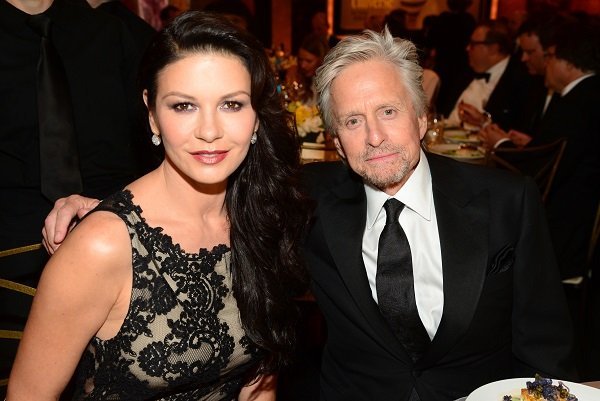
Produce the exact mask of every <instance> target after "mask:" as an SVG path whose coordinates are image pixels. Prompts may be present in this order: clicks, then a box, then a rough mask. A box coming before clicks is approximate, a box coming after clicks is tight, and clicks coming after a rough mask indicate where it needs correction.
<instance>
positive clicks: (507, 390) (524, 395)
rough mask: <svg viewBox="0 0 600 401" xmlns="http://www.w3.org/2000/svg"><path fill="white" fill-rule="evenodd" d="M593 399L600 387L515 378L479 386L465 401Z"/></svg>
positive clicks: (596, 397) (597, 396) (599, 396)
mask: <svg viewBox="0 0 600 401" xmlns="http://www.w3.org/2000/svg"><path fill="white" fill-rule="evenodd" d="M550 400H555V401H595V400H600V389H596V388H593V387H589V386H586V385H584V384H579V383H573V382H569V381H566V380H556V379H547V378H543V377H541V376H538V375H536V377H535V378H516V379H506V380H499V381H496V382H492V383H489V384H486V385H485V386H481V387H479V388H478V389H476V390H475V391H473V392H472V393H471V394H469V396H468V397H467V399H466V401H550Z"/></svg>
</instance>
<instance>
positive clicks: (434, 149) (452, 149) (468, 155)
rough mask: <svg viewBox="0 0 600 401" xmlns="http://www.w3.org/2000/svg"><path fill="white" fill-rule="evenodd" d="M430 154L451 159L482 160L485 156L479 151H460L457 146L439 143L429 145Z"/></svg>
mask: <svg viewBox="0 0 600 401" xmlns="http://www.w3.org/2000/svg"><path fill="white" fill-rule="evenodd" d="M428 150H429V151H430V152H431V153H435V154H438V155H442V156H446V157H451V158H453V159H483V158H484V157H485V154H484V153H483V152H482V151H481V150H480V149H461V146H460V145H459V144H454V143H439V144H434V145H429V147H428Z"/></svg>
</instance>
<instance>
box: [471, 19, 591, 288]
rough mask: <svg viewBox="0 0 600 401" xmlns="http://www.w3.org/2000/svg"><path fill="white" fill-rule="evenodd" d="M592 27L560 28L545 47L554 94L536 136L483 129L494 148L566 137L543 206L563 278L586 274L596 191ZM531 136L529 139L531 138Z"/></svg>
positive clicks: (549, 84) (570, 25)
mask: <svg viewBox="0 0 600 401" xmlns="http://www.w3.org/2000/svg"><path fill="white" fill-rule="evenodd" d="M597 38H598V27H596V26H594V25H593V23H591V22H589V21H586V20H581V21H572V22H570V23H567V24H564V25H562V26H561V27H560V29H558V31H557V32H556V35H555V37H554V38H553V40H551V42H550V43H551V45H549V46H548V47H547V49H546V52H545V54H546V57H545V82H546V86H547V87H548V88H549V89H551V90H552V91H554V92H555V93H556V94H557V95H555V99H553V101H552V103H551V105H550V106H548V110H547V111H546V113H544V115H543V117H542V118H541V121H540V123H539V129H538V132H537V133H534V134H533V135H527V134H525V133H517V134H515V133H514V132H508V133H507V132H505V131H503V130H501V129H499V128H498V127H495V126H490V127H488V128H486V129H485V130H483V135H484V138H485V139H486V140H487V141H488V143H495V144H496V146H498V144H500V146H515V145H516V146H519V145H522V146H536V145H539V144H543V143H549V142H552V141H554V140H556V139H558V138H561V137H566V138H567V146H566V148H565V152H564V155H563V158H562V160H561V162H560V164H559V166H558V170H557V172H556V175H555V178H554V182H553V186H552V189H551V192H550V193H549V196H548V200H547V202H546V209H547V214H548V222H549V227H550V232H551V235H552V240H553V244H554V249H555V252H556V255H557V257H558V261H559V267H560V272H561V276H562V278H563V279H570V278H574V277H583V276H585V275H586V271H585V269H586V255H587V251H588V244H589V238H590V235H591V230H592V225H593V221H594V217H595V214H596V210H597V207H598V201H599V198H600V188H599V187H598V185H596V183H597V182H599V181H600V153H599V152H598V148H599V147H600V122H599V120H598V116H597V114H598V108H597V102H595V101H593V99H597V98H598V97H599V96H600V78H599V77H598V76H597V75H596V72H597V71H598V68H600V61H599V60H598V59H597V56H595V54H598V50H597V49H598V47H599V45H598V39H597ZM532 136H533V139H532V138H531V137H532Z"/></svg>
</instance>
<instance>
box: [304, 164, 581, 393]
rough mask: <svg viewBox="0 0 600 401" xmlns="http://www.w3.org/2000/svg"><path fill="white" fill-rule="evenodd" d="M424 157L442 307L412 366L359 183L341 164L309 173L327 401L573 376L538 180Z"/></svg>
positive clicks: (309, 252)
mask: <svg viewBox="0 0 600 401" xmlns="http://www.w3.org/2000/svg"><path fill="white" fill-rule="evenodd" d="M427 158H428V160H429V164H430V168H431V175H432V179H433V196H434V203H435V208H436V214H437V219H438V227H439V235H440V243H441V248H442V249H441V250H442V264H443V283H444V284H443V290H444V311H443V316H442V320H441V322H440V326H439V328H438V330H437V333H436V334H435V337H434V339H433V341H432V343H431V345H430V348H429V350H428V352H427V353H426V354H425V355H424V357H423V358H422V359H421V360H419V361H417V362H416V363H415V364H413V363H412V362H411V360H410V358H409V356H408V355H407V354H406V352H405V351H404V349H403V347H402V345H401V344H400V343H399V342H398V341H397V340H396V338H395V337H394V335H393V334H392V332H391V331H390V329H389V328H388V326H387V324H386V322H385V321H384V319H383V317H382V316H381V314H380V312H379V309H378V307H377V305H376V303H375V301H374V300H373V298H372V296H371V291H370V288H369V284H368V282H367V276H366V272H365V267H364V264H363V259H362V254H361V248H362V235H363V231H364V228H365V221H366V196H365V191H364V186H363V183H362V181H361V179H360V178H359V177H358V176H356V175H355V174H353V173H351V172H350V170H349V169H348V168H347V167H346V166H345V165H344V164H343V163H341V162H333V163H316V164H313V165H308V166H306V179H307V182H308V185H309V187H310V191H311V194H312V196H313V197H314V199H316V201H317V206H316V211H315V220H314V224H313V225H312V228H311V230H310V232H309V235H308V238H307V242H306V258H307V263H308V265H309V269H310V271H311V275H312V280H313V291H314V294H315V296H316V299H317V301H318V303H319V306H320V308H321V311H322V312H323V314H324V316H325V319H326V322H327V330H328V338H327V343H326V346H325V348H324V353H323V360H322V370H321V381H320V385H321V399H322V400H327V401H332V400H340V401H341V400H344V401H352V400H364V401H373V400H386V401H387V400H408V399H409V398H410V395H411V393H412V392H413V389H414V390H415V391H416V392H417V393H418V395H419V397H420V399H421V400H422V401H436V400H454V399H456V398H458V397H462V396H466V395H467V394H469V393H470V392H471V391H472V390H473V389H475V388H477V387H479V386H481V385H483V384H485V383H488V382H491V381H494V380H499V379H503V378H509V377H519V376H528V377H531V376H532V375H533V374H534V373H536V372H539V373H542V374H546V375H550V376H554V377H572V375H573V369H572V365H571V360H570V353H571V345H572V344H571V342H572V337H571V326H570V322H569V318H568V312H567V309H566V306H565V303H564V295H563V293H562V288H561V286H560V281H559V278H558V271H557V268H556V263H555V260H554V256H553V254H552V251H551V249H550V246H549V238H548V233H547V229H546V225H545V223H544V219H543V213H542V209H541V207H540V202H539V195H538V193H537V189H536V188H535V184H533V183H532V182H531V181H530V180H529V179H523V178H517V177H515V176H512V175H508V174H503V173H502V172H499V171H493V170H488V169H485V168H483V167H476V166H471V165H466V164H463V163H458V162H454V161H452V160H450V159H445V158H441V157H435V156H428V157H427ZM413 246H418V245H414V244H413Z"/></svg>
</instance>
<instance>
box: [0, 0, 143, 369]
mask: <svg viewBox="0 0 600 401" xmlns="http://www.w3.org/2000/svg"><path fill="white" fill-rule="evenodd" d="M45 14H46V15H48V16H49V17H50V19H51V20H52V27H51V37H52V41H53V43H54V46H55V47H56V49H57V51H58V53H59V56H60V57H61V59H62V62H63V64H64V66H65V70H66V75H67V80H68V84H69V90H70V94H71V98H72V103H73V112H74V125H75V130H76V136H77V146H78V149H79V157H80V161H81V163H80V170H81V174H82V178H83V194H85V195H88V196H92V197H96V198H103V197H105V196H107V195H108V194H110V193H112V192H114V191H115V190H117V189H120V188H122V186H123V185H125V184H126V183H128V182H130V181H131V180H132V179H133V177H134V176H135V175H136V174H137V173H138V171H139V166H138V165H137V164H136V160H135V158H134V149H133V146H132V143H133V140H134V139H133V138H134V136H135V135H141V134H140V133H139V132H134V104H135V100H134V99H136V98H137V96H136V93H137V92H136V91H135V89H136V88H135V76H136V68H137V62H136V60H137V58H138V49H137V48H136V47H135V45H134V42H133V41H132V38H131V36H130V34H129V32H128V31H127V30H126V29H125V27H124V25H123V24H122V23H120V22H119V21H118V20H116V19H114V18H113V17H111V16H108V15H105V14H104V13H100V12H97V11H95V10H93V9H91V8H90V7H89V6H88V5H87V4H81V3H77V2H72V1H67V0H55V1H54V2H53V4H52V5H51V6H50V8H49V9H48V10H47V11H45ZM28 17H29V15H28V14H26V13H24V12H22V11H21V10H19V9H18V8H16V7H14V6H13V5H11V4H9V3H8V2H6V1H0V54H1V56H0V71H1V73H0V121H2V124H0V171H2V172H3V173H2V179H1V180H0V194H1V196H0V250H5V249H11V248H16V247H21V246H25V245H30V244H35V243H39V242H40V241H41V229H42V226H43V223H44V218H45V216H46V215H47V214H48V212H49V211H50V209H51V208H52V202H51V201H49V200H48V199H46V198H44V197H43V196H42V194H41V191H40V156H39V149H40V147H39V133H38V123H37V121H38V119H37V103H36V66H37V63H38V58H39V54H40V36H39V35H38V34H36V33H35V32H34V31H33V30H32V29H31V28H29V26H28V25H27V19H28ZM45 258H46V252H45V251H44V250H39V251H34V252H28V253H24V254H20V255H16V256H10V257H5V258H2V259H0V275H1V277H2V278H7V279H9V280H13V281H17V282H20V283H23V284H27V285H30V286H36V285H37V279H38V277H39V274H40V272H41V269H42V267H43V264H44V262H45ZM2 294H5V293H4V292H2ZM0 296H3V297H4V295H0ZM29 302H30V300H28V299H27V298H24V299H22V298H19V299H14V298H10V299H6V298H2V299H1V300H0V304H2V315H1V316H0V322H1V324H2V328H7V329H20V328H22V327H23V324H24V322H25V319H26V316H27V313H28V310H29V305H28V303H29ZM8 305H10V308H9V307H8ZM5 306H6V307H5ZM15 346H16V342H15ZM12 352H14V350H12V351H10V352H9V353H8V354H7V353H5V350H2V351H0V353H1V354H0V371H1V372H0V376H2V377H6V376H7V374H8V372H7V369H8V368H9V367H10V364H11V362H12V358H13V357H14V355H12V354H11V353H12Z"/></svg>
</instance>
